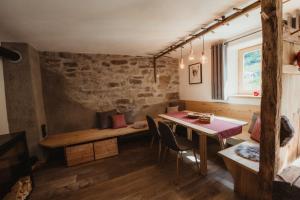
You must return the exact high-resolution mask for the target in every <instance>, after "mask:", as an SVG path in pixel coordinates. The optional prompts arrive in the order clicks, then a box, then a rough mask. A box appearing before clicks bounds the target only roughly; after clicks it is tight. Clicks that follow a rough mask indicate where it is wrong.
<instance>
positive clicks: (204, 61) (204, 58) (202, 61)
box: [200, 35, 207, 65]
mask: <svg viewBox="0 0 300 200" xmlns="http://www.w3.org/2000/svg"><path fill="white" fill-rule="evenodd" d="M202 45H203V46H202V53H201V58H200V60H201V64H202V65H203V64H206V63H207V57H206V55H205V44H204V35H203V36H202Z"/></svg>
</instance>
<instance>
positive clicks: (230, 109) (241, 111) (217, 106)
mask: <svg viewBox="0 0 300 200" xmlns="http://www.w3.org/2000/svg"><path fill="white" fill-rule="evenodd" d="M185 103H186V109H187V110H191V111H196V112H208V113H213V114H215V115H218V116H224V117H230V118H235V119H239V120H243V121H247V122H249V121H250V120H251V118H252V115H253V113H254V112H260V107H259V106H256V105H238V104H228V103H217V102H203V101H185Z"/></svg>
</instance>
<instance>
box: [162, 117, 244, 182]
mask: <svg viewBox="0 0 300 200" xmlns="http://www.w3.org/2000/svg"><path fill="white" fill-rule="evenodd" d="M191 112H193V111H181V112H173V113H166V114H160V115H158V116H159V117H160V118H161V119H163V120H166V121H169V122H171V123H173V124H174V125H175V126H174V127H176V125H180V126H184V127H186V128H187V138H188V139H189V140H192V132H195V133H197V134H198V135H199V155H200V173H201V174H202V175H203V176H206V175H207V137H213V138H216V139H217V140H218V141H219V143H220V147H221V149H224V148H225V141H226V139H227V138H229V137H232V136H235V135H237V134H240V133H242V128H243V126H245V125H247V124H248V122H245V121H241V120H237V119H232V118H228V117H222V116H215V115H214V117H213V120H212V121H211V122H210V123H202V122H200V121H199V119H191V118H189V116H188V114H189V113H191ZM193 113H195V112H193ZM174 130H175V129H174Z"/></svg>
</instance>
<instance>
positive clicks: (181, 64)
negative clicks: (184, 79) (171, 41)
mask: <svg viewBox="0 0 300 200" xmlns="http://www.w3.org/2000/svg"><path fill="white" fill-rule="evenodd" d="M182 48H183V47H181V49H180V55H181V58H180V63H179V67H180V69H184V62H183V57H182Z"/></svg>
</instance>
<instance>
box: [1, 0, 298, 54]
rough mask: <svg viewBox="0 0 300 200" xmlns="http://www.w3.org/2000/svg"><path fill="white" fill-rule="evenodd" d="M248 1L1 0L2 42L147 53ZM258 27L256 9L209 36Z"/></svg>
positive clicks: (50, 48) (41, 47)
mask: <svg viewBox="0 0 300 200" xmlns="http://www.w3.org/2000/svg"><path fill="white" fill-rule="evenodd" d="M292 1H296V2H298V4H299V0H292ZM245 2H247V3H249V2H253V0H250V1H245V0H209V1H208V0H185V1H183V0H89V1H87V0H85V1H84V0H1V1H0V27H1V29H0V40H1V41H16V42H27V43H30V44H31V45H33V46H34V47H35V48H37V49H39V50H47V51H68V52H85V53H106V54H126V55H147V54H149V53H156V52H158V51H159V50H161V49H163V48H164V47H166V46H167V45H169V44H171V43H172V42H174V41H176V40H178V39H179V38H180V37H183V36H187V35H188V34H189V33H192V32H193V31H195V30H197V29H198V30H199V28H200V27H201V25H202V24H206V23H208V22H211V21H212V20H213V19H214V18H215V17H217V16H221V15H223V14H224V13H227V12H228V11H229V10H231V9H232V8H233V7H238V6H240V5H241V4H243V3H245ZM299 8H300V6H299ZM257 18H258V19H259V20H257ZM259 26H260V16H259V11H254V13H253V14H250V17H249V18H241V19H237V20H236V21H235V22H232V23H231V24H230V26H228V27H227V26H224V27H222V28H220V30H217V32H216V34H214V36H209V35H208V36H207V37H208V39H209V37H211V38H210V39H216V38H222V39H224V38H225V39H226V38H230V37H233V36H235V35H238V34H241V33H243V32H246V31H248V30H252V29H255V28H257V27H259ZM233 27H234V28H233Z"/></svg>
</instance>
